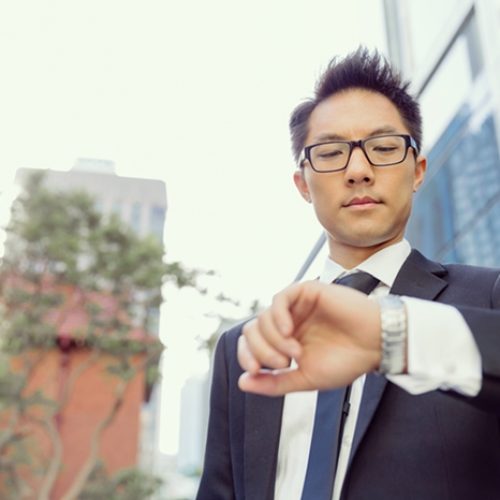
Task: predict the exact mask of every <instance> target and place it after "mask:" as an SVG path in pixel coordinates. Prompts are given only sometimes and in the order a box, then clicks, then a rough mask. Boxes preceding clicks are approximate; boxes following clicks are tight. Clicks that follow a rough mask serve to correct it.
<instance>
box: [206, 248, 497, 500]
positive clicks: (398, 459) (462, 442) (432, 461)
mask: <svg viewBox="0 0 500 500" xmlns="http://www.w3.org/2000/svg"><path fill="white" fill-rule="evenodd" d="M391 293H393V294H398V295H408V296H413V297H418V298H422V299H426V300H434V301H438V302H442V303H446V304H452V305H454V306H456V307H457V308H458V309H459V311H460V312H461V313H462V315H463V317H464V318H465V320H466V322H467V323H468V325H469V327H470V329H471V331H472V332H473V335H474V338H475V340H476V343H477V345H478V347H479V351H480V353H481V358H482V365H483V383H482V388H481V391H480V393H479V395H478V396H477V397H475V398H466V397H462V396H459V395H457V394H454V393H452V392H446V393H445V392H441V391H433V392H430V393H426V394H422V395H419V396H412V395H410V394H408V393H406V392H405V391H404V390H402V389H400V388H399V387H397V386H396V385H394V384H392V383H390V382H388V381H387V380H386V379H385V378H384V377H379V376H376V375H370V376H368V377H367V381H366V383H365V389H364V392H363V398H362V402H361V407H360V414H359V417H358V422H357V425H356V431H355V436H354V442H353V446H352V450H351V455H350V459H349V466H348V470H347V475H346V478H345V482H344V486H343V489H342V495H341V498H342V500H361V499H363V500H364V499H366V500H400V499H404V500H410V499H414V500H445V499H449V500H461V499H463V500H479V499H480V500H482V499H485V500H486V499H491V500H494V499H495V500H498V499H500V271H499V270H493V269H485V268H479V267H472V266H462V265H449V266H443V265H441V264H437V263H435V262H431V261H429V260H427V259H425V257H423V256H422V255H421V254H420V253H418V252H417V251H415V250H414V251H412V253H411V254H410V256H409V257H408V259H407V260H406V262H405V263H404V265H403V267H402V268H401V270H400V272H399V274H398V276H397V278H396V280H395V282H394V286H393V287H392V290H391ZM495 309H497V310H495ZM240 333H241V325H240V326H238V327H235V328H233V329H232V330H230V331H228V332H226V333H225V334H224V335H223V336H222V337H221V339H220V341H219V344H218V346H217V350H216V354H215V360H214V374H213V382H212V394H211V403H210V420H209V427H208V437H207V448H206V455H205V465H204V471H203V475H202V479H201V483H200V488H199V492H198V497H197V499H198V500H229V499H236V500H272V498H273V495H274V483H275V478H276V461H277V453H278V444H279V435H280V428H281V415H282V410H283V398H282V397H275V398H272V397H265V396H258V395H254V394H245V393H243V392H242V391H240V390H239V389H238V385H237V383H238V377H239V376H240V374H241V373H242V370H241V368H240V366H239V364H238V361H237V359H236V343H237V338H238V336H239V335H240ZM304 453H306V451H304ZM310 500H315V499H310Z"/></svg>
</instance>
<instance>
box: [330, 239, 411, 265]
mask: <svg viewBox="0 0 500 500" xmlns="http://www.w3.org/2000/svg"><path fill="white" fill-rule="evenodd" d="M402 239H403V238H402V237H401V238H399V239H397V240H392V239H391V240H389V241H384V242H382V243H379V244H377V245H373V246H367V247H358V246H350V245H345V244H342V243H339V242H337V241H332V240H330V241H329V242H328V246H329V248H330V254H329V257H330V259H332V260H333V261H334V262H336V263H337V264H339V265H341V266H342V267H343V268H344V269H353V268H355V267H356V266H358V265H359V264H361V262H364V261H365V260H366V259H368V258H369V257H371V256H372V255H373V254H375V253H377V252H379V251H380V250H382V249H383V248H387V247H388V246H391V245H394V244H395V243H398V242H399V241H401V240H402Z"/></svg>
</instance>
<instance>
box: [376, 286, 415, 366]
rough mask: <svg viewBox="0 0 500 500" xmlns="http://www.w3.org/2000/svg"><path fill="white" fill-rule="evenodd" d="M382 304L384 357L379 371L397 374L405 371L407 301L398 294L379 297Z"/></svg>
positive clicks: (380, 304)
mask: <svg viewBox="0 0 500 500" xmlns="http://www.w3.org/2000/svg"><path fill="white" fill-rule="evenodd" d="M377 302H378V304H379V306H380V323H381V330H382V331H381V337H382V359H381V361H380V367H379V369H378V370H377V371H378V373H380V374H383V375H396V374H401V373H403V372H404V371H405V367H406V350H407V346H406V338H407V328H408V327H407V315H406V307H405V303H404V302H403V301H402V300H401V298H400V297H398V296H397V295H386V296H385V297H380V298H377Z"/></svg>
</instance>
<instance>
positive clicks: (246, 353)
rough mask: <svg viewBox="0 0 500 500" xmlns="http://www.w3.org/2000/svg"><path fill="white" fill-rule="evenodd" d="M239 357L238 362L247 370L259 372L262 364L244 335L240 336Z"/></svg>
mask: <svg viewBox="0 0 500 500" xmlns="http://www.w3.org/2000/svg"><path fill="white" fill-rule="evenodd" d="M237 357H238V363H239V364H240V366H241V367H242V368H243V370H245V371H246V372H249V373H258V372H259V370H260V369H261V366H260V364H259V363H258V362H257V360H256V359H255V358H254V357H253V356H252V353H251V352H250V350H249V349H248V345H247V341H246V338H245V337H244V336H243V335H240V336H239V338H238V345H237Z"/></svg>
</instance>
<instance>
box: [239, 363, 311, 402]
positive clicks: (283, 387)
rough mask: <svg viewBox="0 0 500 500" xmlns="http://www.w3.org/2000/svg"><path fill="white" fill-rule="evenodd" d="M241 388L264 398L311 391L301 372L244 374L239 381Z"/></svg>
mask: <svg viewBox="0 0 500 500" xmlns="http://www.w3.org/2000/svg"><path fill="white" fill-rule="evenodd" d="M238 385H239V388H240V389H241V390H242V391H245V392H252V393H255V394H261V395H263V396H283V395H284V394H288V393H289V392H296V391H305V390H310V389H312V387H310V386H309V384H308V383H307V380H306V379H305V378H304V377H303V376H302V375H301V373H300V372H299V370H297V369H294V368H289V369H285V370H274V371H269V370H260V371H259V372H258V373H255V374H250V373H243V374H242V375H241V376H240V378H239V380H238Z"/></svg>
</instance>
